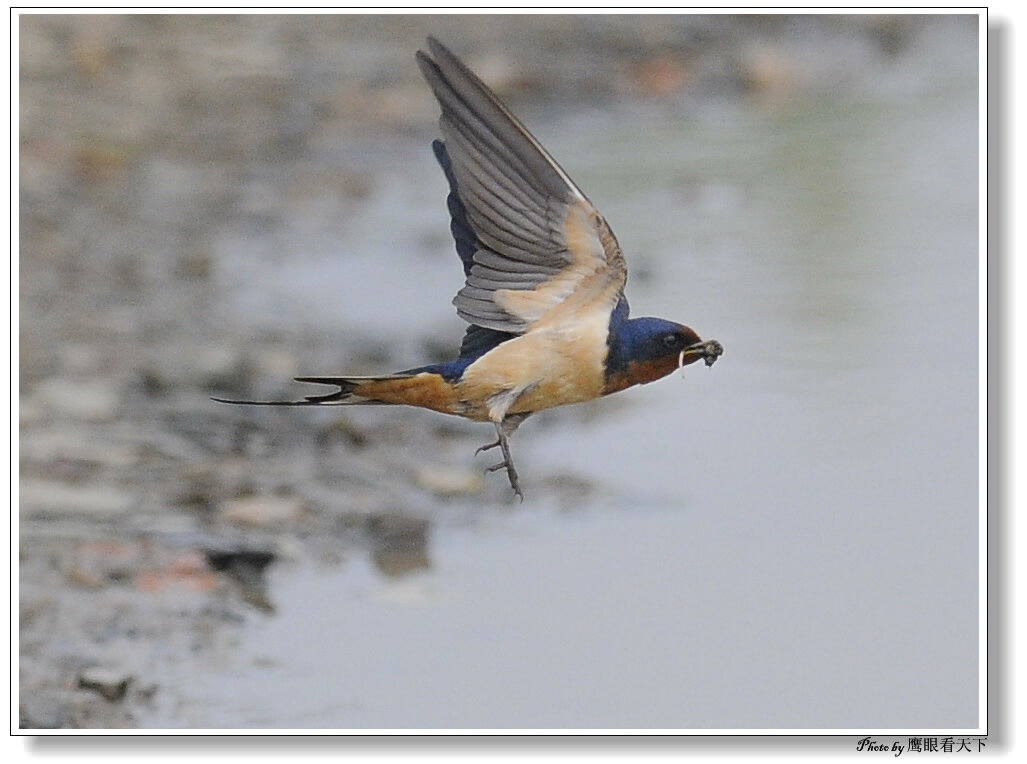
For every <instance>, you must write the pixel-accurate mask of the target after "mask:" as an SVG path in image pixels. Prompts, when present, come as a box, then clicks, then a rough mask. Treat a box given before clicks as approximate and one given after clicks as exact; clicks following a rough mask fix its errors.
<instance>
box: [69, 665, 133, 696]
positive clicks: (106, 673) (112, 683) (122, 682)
mask: <svg viewBox="0 0 1027 764" xmlns="http://www.w3.org/2000/svg"><path fill="white" fill-rule="evenodd" d="M131 682H132V675H131V674H130V673H128V672H127V671H124V670H122V669H118V668H111V667H105V666H92V667H90V668H87V669H83V670H82V671H81V672H80V673H79V675H78V686H79V687H80V688H82V689H83V690H92V691H93V692H97V693H99V694H100V695H102V696H103V697H104V698H105V699H107V700H109V701H112V702H114V701H118V700H121V699H122V698H124V697H125V693H126V692H127V691H128V686H129V684H130V683H131Z"/></svg>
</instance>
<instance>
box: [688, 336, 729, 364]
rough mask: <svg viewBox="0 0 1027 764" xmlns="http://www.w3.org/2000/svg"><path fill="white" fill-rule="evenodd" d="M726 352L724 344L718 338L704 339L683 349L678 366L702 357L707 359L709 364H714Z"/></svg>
mask: <svg viewBox="0 0 1027 764" xmlns="http://www.w3.org/2000/svg"><path fill="white" fill-rule="evenodd" d="M723 354H724V346H723V345H721V344H720V343H719V342H717V341H716V340H704V341H703V342H697V343H695V344H694V345H689V346H688V347H686V348H685V349H684V350H682V351H681V355H679V356H678V366H684V365H685V364H686V363H693V362H695V361H698V360H699V359H700V358H702V359H703V361H705V363H706V365H707V366H713V364H714V362H715V361H716V360H717V359H718V358H720V357H721V356H722V355H723Z"/></svg>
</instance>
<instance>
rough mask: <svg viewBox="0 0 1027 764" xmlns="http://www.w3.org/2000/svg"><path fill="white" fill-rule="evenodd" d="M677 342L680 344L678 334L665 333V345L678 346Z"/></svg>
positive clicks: (669, 346)
mask: <svg viewBox="0 0 1027 764" xmlns="http://www.w3.org/2000/svg"><path fill="white" fill-rule="evenodd" d="M677 344H678V336H677V335H676V334H664V335H663V345H664V347H668V348H672V347H677Z"/></svg>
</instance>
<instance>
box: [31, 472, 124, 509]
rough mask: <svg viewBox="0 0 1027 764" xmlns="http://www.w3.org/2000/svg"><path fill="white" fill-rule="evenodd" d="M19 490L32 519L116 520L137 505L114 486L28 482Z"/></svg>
mask: <svg viewBox="0 0 1027 764" xmlns="http://www.w3.org/2000/svg"><path fill="white" fill-rule="evenodd" d="M18 488H19V495H20V500H21V507H22V511H23V512H25V513H26V514H28V515H36V514H40V515H45V514H54V515H58V516H63V515H67V514H73V515H91V516H93V517H96V518H105V517H116V516H119V515H124V514H125V513H127V512H128V511H129V510H131V509H132V507H133V505H134V504H135V499H134V497H133V496H132V495H131V494H129V493H126V492H124V491H122V490H120V489H118V488H114V487H113V486H105V485H81V484H77V483H76V484H70V483H63V482H58V481H55V480H34V479H26V480H22V481H21V482H20V484H19V486H18Z"/></svg>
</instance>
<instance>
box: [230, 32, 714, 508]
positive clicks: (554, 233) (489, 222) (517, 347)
mask: <svg viewBox="0 0 1027 764" xmlns="http://www.w3.org/2000/svg"><path fill="white" fill-rule="evenodd" d="M428 50H429V52H428V53H425V52H424V51H418V52H417V64H418V66H419V67H420V69H421V72H422V74H423V75H424V77H425V79H426V80H427V81H428V84H429V85H430V86H431V89H432V91H433V92H434V93H435V97H436V98H437V99H438V101H439V105H440V106H441V108H442V116H441V118H440V120H439V127H440V129H441V132H442V140H435V141H434V142H433V143H432V149H433V150H434V152H435V157H436V159H437V160H438V162H439V164H440V165H441V167H442V171H443V172H444V173H445V176H446V180H447V181H448V183H449V197H448V199H447V204H448V207H449V213H450V216H451V222H450V230H451V231H452V234H453V238H454V239H455V242H456V251H457V254H458V255H459V256H460V260H461V262H462V263H463V268H464V275H465V276H466V283H465V284H464V286H463V288H462V289H461V290H460V291H459V292H458V293H457V295H456V297H455V298H454V299H453V304H454V305H455V306H456V310H457V313H458V314H459V315H460V317H461V318H463V319H464V320H465V321H467V323H468V324H469V326H468V327H467V330H466V333H465V334H464V337H463V342H462V343H461V345H460V353H459V356H458V357H457V359H456V360H454V361H448V362H445V363H437V364H431V365H428V366H421V367H418V368H415V369H408V370H407V371H401V372H398V373H396V374H389V375H386V376H374V377H352V376H330V377H296V381H297V382H310V383H316V384H321V385H330V386H334V387H335V389H334V390H333V391H331V392H327V393H323V394H316V395H308V396H306V397H305V398H304V399H303V400H299V401H237V400H224V399H219V398H215V400H217V401H219V402H222V403H237V404H249V405H263V406H333V405H354V404H405V405H408V406H420V407H422V408H427V409H432V410H434V411H439V412H442V413H444V414H454V415H456V416H461V417H465V418H467V419H471V420H475V421H481V422H491V423H492V424H493V425H494V426H495V429H496V440H495V442H493V443H489V444H487V445H485V446H482V447H481V448H479V449H478V451H477V452H476V453H478V452H481V451H485V450H488V449H492V448H499V449H500V451H501V453H502V455H503V460H502V461H501V462H499V463H498V464H496V465H495V466H493V467H490V468H489V471H490V472H491V471H496V470H504V469H505V470H506V474H507V477H508V478H509V481H510V487H511V488H512V489H513V490H514V492H515V493H516V494H517V495H518V496H519V497H520V498H521V499H522V500H523V498H524V495H523V493H522V492H521V487H520V483H519V480H518V475H517V470H516V469H515V467H514V462H513V457H512V456H511V455H510V436H511V435H513V433H514V431H515V430H516V429H517V427H518V426H519V425H520V424H521V423H522V422H523V421H524V420H525V419H527V418H528V417H529V416H531V415H532V414H533V413H535V412H536V411H542V410H543V409H548V408H553V407H554V406H564V405H567V404H569V403H580V402H582V401H588V400H592V399H594V398H599V397H601V396H604V395H609V394H611V393H616V392H619V391H620V390H624V389H625V388H628V387H631V386H633V385H640V384H645V383H647V382H652V381H653V380H656V379H659V378H661V377H664V376H666V375H667V374H670V373H671V372H672V371H674V370H675V369H678V368H681V367H682V366H685V365H687V364H690V363H694V362H695V361H698V360H700V359H702V360H703V361H705V363H706V365H707V366H712V365H713V363H714V361H716V360H717V359H718V358H719V357H720V355H721V354H722V353H723V352H724V349H723V347H722V346H721V344H720V343H719V342H717V341H716V340H706V341H703V340H701V339H700V338H699V335H697V334H696V333H695V332H694V331H693V330H692V329H690V328H689V327H687V326H683V325H681V324H677V323H673V322H671V321H665V320H663V319H660V318H629V317H628V303H627V300H626V299H625V297H624V285H625V283H626V282H627V267H626V265H625V262H624V255H623V253H622V252H621V249H620V246H619V245H618V243H617V239H616V238H615V237H614V235H613V231H612V230H610V226H609V225H607V223H606V220H605V219H603V217H602V216H601V215H600V214H599V212H598V211H597V210H596V208H595V207H594V206H593V205H592V203H591V202H590V201H589V200H588V197H586V196H585V194H584V193H582V191H581V190H580V189H579V188H578V187H577V185H575V183H574V181H572V180H571V179H570V177H569V176H568V175H567V173H566V172H564V170H563V169H562V168H561V167H560V165H558V164H557V163H556V161H555V160H554V159H553V158H552V157H551V156H550V155H549V152H547V151H546V150H545V148H543V147H542V144H540V143H539V142H538V140H536V138H535V137H534V136H532V134H531V133H529V132H528V130H527V129H526V128H525V127H524V125H522V124H521V122H520V120H518V119H517V117H515V116H514V115H513V114H512V113H511V112H510V110H509V109H508V108H507V107H506V106H505V105H504V104H503V103H502V102H501V101H500V100H499V98H498V97H497V96H496V95H495V93H493V92H492V91H491V90H490V89H489V88H488V87H487V86H486V85H485V83H483V82H482V81H481V80H480V79H478V77H477V76H476V75H475V74H474V73H473V72H472V71H471V70H470V69H469V68H468V67H467V66H466V65H465V64H464V63H463V62H462V61H461V60H460V59H458V58H457V57H456V56H455V55H454V54H453V53H451V52H450V51H449V50H448V49H447V48H446V47H445V46H444V45H442V44H441V43H440V42H438V41H437V40H435V39H434V38H431V37H429V38H428Z"/></svg>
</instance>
